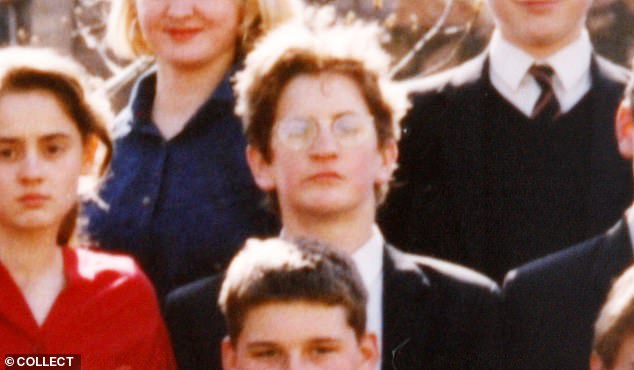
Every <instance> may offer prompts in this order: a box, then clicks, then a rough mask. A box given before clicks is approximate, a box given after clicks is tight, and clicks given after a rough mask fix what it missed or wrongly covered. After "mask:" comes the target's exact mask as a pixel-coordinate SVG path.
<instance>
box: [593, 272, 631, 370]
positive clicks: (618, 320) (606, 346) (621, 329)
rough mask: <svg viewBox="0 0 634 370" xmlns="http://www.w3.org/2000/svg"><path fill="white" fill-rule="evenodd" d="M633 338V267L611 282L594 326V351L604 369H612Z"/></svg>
mask: <svg viewBox="0 0 634 370" xmlns="http://www.w3.org/2000/svg"><path fill="white" fill-rule="evenodd" d="M631 334H634V267H630V268H628V269H627V270H625V272H624V273H623V274H622V275H621V276H620V277H619V278H618V279H617V280H616V281H615V282H614V284H613V285H612V289H611V290H610V293H609V294H608V298H607V300H606V302H605V304H604V305H603V308H601V312H600V313H599V317H598V319H597V321H596V323H595V326H594V342H593V350H594V352H595V353H596V354H597V355H598V356H599V357H600V358H601V361H602V362H603V365H604V366H605V368H606V369H611V368H613V366H614V362H615V360H616V356H617V355H618V353H619V350H620V349H621V345H622V344H623V342H624V341H625V339H626V338H627V337H628V336H629V335H631Z"/></svg>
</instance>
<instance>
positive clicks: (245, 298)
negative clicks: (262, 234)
mask: <svg viewBox="0 0 634 370" xmlns="http://www.w3.org/2000/svg"><path fill="white" fill-rule="evenodd" d="M366 301H367V293H366V291H365V288H364V287H363V282H362V281H361V276H360V275H359V272H358V271H357V269H356V268H355V266H354V262H352V260H351V259H350V258H349V257H348V256H346V255H345V254H343V253H338V252H337V251H336V250H334V249H333V248H330V247H329V246H327V245H324V244H322V243H318V242H312V241H308V240H299V241H296V242H293V243H291V242H286V241H283V240H281V239H268V240H263V241H261V240H257V239H249V240H248V241H247V243H246V245H245V247H244V248H243V249H242V250H241V251H240V252H239V253H238V255H237V256H236V257H235V258H234V259H233V260H232V262H231V264H230V265H229V268H228V269H227V273H226V276H225V278H224V281H223V283H222V289H221V293H220V297H219V300H218V304H219V306H220V309H221V311H222V313H223V315H224V317H225V322H226V323H227V328H228V333H229V334H228V336H227V337H226V338H225V339H224V340H223V342H222V362H223V368H224V369H225V370H250V369H253V370H256V369H270V370H273V369H308V368H310V369H324V370H373V369H374V368H375V366H376V364H377V363H378V352H377V342H376V339H377V338H376V335H374V334H373V333H369V332H367V331H366V330H365V317H366V312H365V303H366Z"/></svg>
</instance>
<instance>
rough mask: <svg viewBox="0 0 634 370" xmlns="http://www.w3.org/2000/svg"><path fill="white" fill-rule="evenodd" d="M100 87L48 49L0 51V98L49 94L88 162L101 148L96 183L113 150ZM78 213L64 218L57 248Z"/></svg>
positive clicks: (109, 116)
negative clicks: (67, 120)
mask: <svg viewBox="0 0 634 370" xmlns="http://www.w3.org/2000/svg"><path fill="white" fill-rule="evenodd" d="M101 86H102V85H100V84H99V83H98V80H97V79H94V78H92V79H91V76H89V75H88V73H87V72H86V71H85V69H84V68H83V67H82V66H81V65H80V64H79V63H77V62H76V61H75V60H74V59H72V58H71V57H68V56H63V55H61V54H59V53H57V52H55V51H53V50H52V49H47V48H35V47H18V46H15V47H8V48H4V49H2V50H0V97H2V96H3V95H5V94H9V93H16V92H17V93H19V92H25V91H33V90H41V91H46V92H48V93H50V94H52V95H53V96H54V97H55V99H56V100H57V101H58V102H59V103H60V104H61V106H62V108H63V109H64V110H65V112H66V113H67V114H68V116H69V117H70V118H71V119H72V120H73V121H74V122H75V124H76V127H77V130H78V131H79V134H80V136H81V139H82V143H83V145H84V147H85V148H87V150H89V153H90V154H91V156H93V158H91V159H93V160H94V159H95V158H94V157H95V156H96V154H97V148H98V146H99V145H101V147H102V148H103V151H102V152H101V155H100V156H99V158H98V161H96V163H94V164H95V165H96V167H97V173H95V174H92V175H93V177H95V178H97V179H99V178H103V176H104V175H105V173H106V172H107V169H108V167H109V165H110V159H111V157H112V150H113V144H112V139H111V136H110V130H109V127H110V124H111V123H112V120H113V114H112V110H111V107H110V103H109V101H108V98H107V97H106V96H105V93H104V91H103V89H101V88H100V87H101ZM95 184H98V181H95ZM95 188H96V186H95ZM93 195H94V194H93ZM78 210H79V205H76V206H75V207H73V208H72V209H71V210H70V211H69V212H68V214H67V215H66V216H65V217H64V220H63V222H62V225H61V227H60V230H59V232H58V235H57V243H58V244H60V245H65V244H67V243H68V241H69V240H70V239H71V237H72V236H73V234H74V232H75V225H76V219H77V215H78V213H79V211H78Z"/></svg>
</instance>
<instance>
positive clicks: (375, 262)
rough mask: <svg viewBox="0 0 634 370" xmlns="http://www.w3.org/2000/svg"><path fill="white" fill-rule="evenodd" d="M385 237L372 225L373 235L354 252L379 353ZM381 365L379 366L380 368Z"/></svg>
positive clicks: (368, 319) (368, 316) (381, 332)
mask: <svg viewBox="0 0 634 370" xmlns="http://www.w3.org/2000/svg"><path fill="white" fill-rule="evenodd" d="M384 244H385V239H384V238H383V234H381V231H380V230H379V228H378V227H377V226H376V225H374V226H373V227H372V236H371V237H370V239H369V240H368V241H367V242H365V244H363V245H362V246H361V247H360V248H359V249H357V250H356V251H355V252H354V253H353V254H352V259H353V260H354V262H355V264H356V266H357V269H358V270H359V273H360V274H361V279H362V280H363V284H364V285H365V288H366V290H367V291H368V306H367V321H366V329H367V330H368V331H371V332H374V333H375V334H376V335H377V337H378V340H379V355H380V354H381V349H382V342H383V340H382V336H383V246H384ZM380 368H381V365H380V364H379V365H378V366H377V369H380Z"/></svg>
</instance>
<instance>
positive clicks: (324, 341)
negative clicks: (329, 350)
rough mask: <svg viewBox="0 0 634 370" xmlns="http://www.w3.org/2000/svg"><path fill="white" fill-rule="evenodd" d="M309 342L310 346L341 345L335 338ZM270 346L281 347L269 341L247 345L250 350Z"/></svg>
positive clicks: (310, 340)
mask: <svg viewBox="0 0 634 370" xmlns="http://www.w3.org/2000/svg"><path fill="white" fill-rule="evenodd" d="M307 342H308V343H310V344H339V343H341V339H339V338H333V337H316V338H310V339H309V340H308V341H307ZM270 346H279V344H278V343H277V342H274V341H267V340H262V341H254V342H250V343H247V347H249V348H253V347H270Z"/></svg>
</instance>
